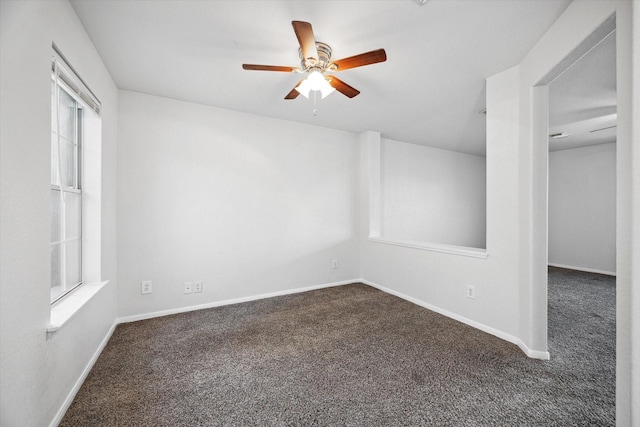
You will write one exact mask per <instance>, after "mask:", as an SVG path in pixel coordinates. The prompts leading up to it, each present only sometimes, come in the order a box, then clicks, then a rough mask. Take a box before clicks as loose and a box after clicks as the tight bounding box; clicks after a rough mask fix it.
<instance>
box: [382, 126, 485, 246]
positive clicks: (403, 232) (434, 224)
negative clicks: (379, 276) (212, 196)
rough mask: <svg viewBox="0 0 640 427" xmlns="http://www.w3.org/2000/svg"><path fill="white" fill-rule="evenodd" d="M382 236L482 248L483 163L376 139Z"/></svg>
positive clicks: (483, 237) (433, 149)
mask: <svg viewBox="0 0 640 427" xmlns="http://www.w3.org/2000/svg"><path fill="white" fill-rule="evenodd" d="M381 160H382V165H381V181H382V192H381V194H382V238H383V239H386V240H399V241H414V242H431V243H443V244H448V245H457V246H468V247H473V248H485V247H486V195H487V192H486V159H485V158H484V157H479V156H473V155H470V154H464V153H457V152H454V151H447V150H441V149H437V148H432V147H426V146H422V145H416V144H409V143H406V142H399V141H393V140H389V139H384V138H383V139H382V140H381Z"/></svg>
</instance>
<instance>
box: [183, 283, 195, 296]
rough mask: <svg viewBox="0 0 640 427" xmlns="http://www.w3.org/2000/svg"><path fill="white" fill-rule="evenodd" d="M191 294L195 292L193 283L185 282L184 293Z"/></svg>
mask: <svg viewBox="0 0 640 427" xmlns="http://www.w3.org/2000/svg"><path fill="white" fill-rule="evenodd" d="M191 292H193V283H191V282H184V293H185V294H190V293H191Z"/></svg>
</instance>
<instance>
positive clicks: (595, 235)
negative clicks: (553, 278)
mask: <svg viewBox="0 0 640 427" xmlns="http://www.w3.org/2000/svg"><path fill="white" fill-rule="evenodd" d="M549 263H550V264H552V265H558V266H563V267H568V268H576V269H578V270H587V271H595V272H604V273H608V274H615V271H616V144H615V143H611V144H601V145H594V146H590V147H583V148H575V149H571V150H562V151H553V152H551V153H549Z"/></svg>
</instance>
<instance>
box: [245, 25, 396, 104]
mask: <svg viewBox="0 0 640 427" xmlns="http://www.w3.org/2000/svg"><path fill="white" fill-rule="evenodd" d="M291 25H292V26H293V31H294V32H295V34H296V37H297V38H298V43H299V44H300V48H299V49H298V55H299V57H300V66H301V67H300V68H298V67H286V66H278V65H257V64H242V68H243V69H245V70H253V71H280V72H291V73H306V74H307V77H306V78H304V79H302V80H301V81H299V82H298V84H296V86H295V87H294V88H293V89H292V90H291V92H289V93H288V94H287V95H286V96H285V97H284V99H295V98H297V97H298V95H300V94H302V96H304V97H305V98H308V97H309V93H310V92H312V91H313V92H320V94H321V95H322V98H325V97H327V96H329V95H330V94H331V93H333V92H334V91H336V90H337V91H338V92H340V93H342V94H343V95H345V96H347V97H349V98H353V97H354V96H357V95H358V94H359V93H360V91H359V90H357V89H355V88H353V87H351V86H349V85H348V84H346V83H345V82H343V81H342V80H340V79H338V78H337V77H335V76H333V75H326V74H325V73H335V72H338V71H344V70H348V69H350V68H356V67H362V66H364V65H370V64H376V63H378V62H384V61H386V60H387V54H386V52H385V51H384V49H377V50H373V51H371V52H366V53H361V54H359V55H355V56H350V57H348V58H343V59H339V60H337V61H331V46H329V45H328V44H326V43H323V42H317V41H316V40H315V37H314V35H313V29H312V27H311V24H310V23H308V22H303V21H292V22H291Z"/></svg>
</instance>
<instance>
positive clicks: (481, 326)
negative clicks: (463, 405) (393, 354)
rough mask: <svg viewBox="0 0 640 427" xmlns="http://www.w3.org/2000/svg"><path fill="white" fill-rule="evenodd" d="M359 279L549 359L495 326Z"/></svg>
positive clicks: (545, 353) (531, 355)
mask: <svg viewBox="0 0 640 427" xmlns="http://www.w3.org/2000/svg"><path fill="white" fill-rule="evenodd" d="M359 281H360V282H362V283H364V284H366V285H369V286H372V287H374V288H376V289H379V290H381V291H382V292H386V293H388V294H391V295H395V296H397V297H398V298H402V299H403V300H406V301H409V302H412V303H414V304H416V305H419V306H420V307H424V308H426V309H427V310H431V311H434V312H436V313H438V314H442V315H443V316H446V317H449V318H451V319H453V320H457V321H458V322H462V323H464V324H466V325H469V326H471V327H473V328H476V329H479V330H481V331H483V332H486V333H488V334H491V335H493V336H496V337H498V338H500V339H502V340H505V341H507V342H510V343H512V344H515V345H517V346H518V347H520V349H521V350H522V351H523V352H524V353H525V354H526V355H527V356H528V357H530V358H532V359H542V360H549V357H550V356H549V352H548V351H538V350H532V349H530V348H529V347H527V346H526V345H525V344H524V343H523V342H522V340H520V338H518V337H515V336H513V335H510V334H507V333H505V332H503V331H500V330H498V329H495V328H492V327H490V326H487V325H484V324H482V323H479V322H476V321H475V320H471V319H467V318H466V317H463V316H460V315H458V314H455V313H452V312H450V311H448V310H445V309H442V308H440V307H437V306H435V305H432V304H429V303H426V302H424V301H421V300H419V299H417V298H413V297H410V296H408V295H405V294H403V293H401V292H397V291H394V290H393V289H389V288H387V287H384V286H382V285H379V284H377V283H374V282H371V281H369V280H365V279H359Z"/></svg>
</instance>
